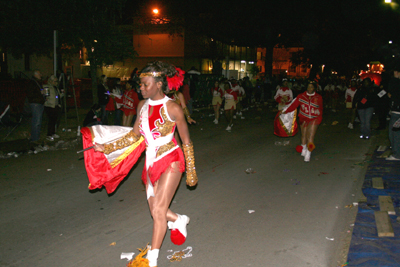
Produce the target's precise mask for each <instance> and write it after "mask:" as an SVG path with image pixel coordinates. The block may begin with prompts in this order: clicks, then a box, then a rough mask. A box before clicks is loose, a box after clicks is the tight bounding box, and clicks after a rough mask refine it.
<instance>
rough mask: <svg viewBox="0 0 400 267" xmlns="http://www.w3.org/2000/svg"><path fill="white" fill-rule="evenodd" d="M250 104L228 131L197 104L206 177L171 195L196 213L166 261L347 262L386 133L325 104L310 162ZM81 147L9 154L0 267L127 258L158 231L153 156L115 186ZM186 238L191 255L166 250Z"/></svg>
mask: <svg viewBox="0 0 400 267" xmlns="http://www.w3.org/2000/svg"><path fill="white" fill-rule="evenodd" d="M244 115H245V116H246V119H245V120H240V119H237V120H235V122H234V126H233V128H232V131H231V132H227V131H225V128H226V126H227V125H226V122H225V121H224V120H223V119H222V120H221V123H220V124H218V125H214V124H213V123H212V120H213V118H212V117H209V116H208V113H207V112H204V113H199V112H198V113H197V114H195V119H197V120H198V124H197V125H196V126H191V127H190V133H191V138H192V140H193V143H194V149H195V156H196V169H197V172H198V176H199V184H198V186H197V187H196V188H194V189H190V188H188V187H187V186H186V184H185V181H184V179H182V182H181V185H180V187H179V189H178V191H177V193H176V195H175V197H174V200H173V203H172V205H171V209H172V210H173V211H175V212H177V213H180V214H186V215H188V216H189V217H190V218H191V221H190V224H189V226H188V238H187V241H186V243H185V244H184V245H182V246H176V245H173V244H172V243H171V241H170V240H169V232H168V233H167V235H166V237H165V241H164V244H163V246H162V248H161V250H160V257H159V260H158V266H159V267H164V266H176V267H179V266H195V267H203V266H204V267H205V266H207V267H210V266H282V267H286V266H299V267H302V266H322V267H326V266H338V265H339V264H340V263H341V262H342V260H343V258H344V259H345V256H344V254H346V252H347V246H348V243H349V240H350V235H351V228H352V227H351V224H352V223H354V219H355V215H356V212H357V210H356V209H355V208H350V207H349V206H348V205H350V204H353V202H356V201H357V200H358V198H359V197H360V194H361V184H362V179H363V178H362V177H363V174H364V172H365V162H364V161H365V160H366V159H367V158H368V151H369V149H370V148H371V147H373V146H374V145H375V143H376V141H377V140H376V137H375V136H373V137H372V138H371V139H370V140H363V139H359V137H358V129H354V130H350V129H348V128H347V127H346V126H347V123H346V122H345V119H344V116H343V115H342V114H340V113H331V114H330V113H329V112H326V115H325V117H324V120H323V122H322V124H321V125H320V127H319V129H318V132H317V135H316V142H315V144H316V149H315V151H314V152H313V153H312V156H311V162H309V163H305V162H304V161H303V158H302V157H301V156H300V154H298V153H297V152H296V151H295V147H296V145H298V144H300V135H299V134H298V135H296V136H295V137H292V138H286V139H283V138H279V137H276V136H274V135H273V117H274V115H275V114H274V113H273V112H271V111H268V110H265V108H264V109H263V111H257V110H254V111H248V112H246V113H244ZM334 121H338V122H339V123H338V124H336V125H332V122H334ZM284 141H290V142H289V144H288V145H283V142H284ZM80 149H81V147H80V146H76V147H75V148H73V149H66V150H55V151H46V152H42V153H38V154H29V155H28V154H25V155H22V156H20V157H18V158H8V159H1V160H0V170H1V171H0V175H1V178H0V186H1V191H0V214H1V215H0V235H1V238H0V266H37V267H39V266H46V267H48V266H58V267H62V266H67V267H73V266H79V267H83V266H88V267H94V266H99V267H100V266H126V264H127V260H126V259H120V255H121V253H122V252H135V254H136V255H137V253H138V250H137V248H141V247H144V246H145V245H146V244H147V243H149V242H150V241H151V233H152V218H151V216H150V213H149V210H148V206H147V203H146V196H145V191H144V186H143V185H142V183H141V180H140V175H141V172H142V169H143V165H144V158H143V157H142V158H141V160H140V161H139V162H138V163H137V164H136V166H135V167H134V168H133V169H132V171H131V173H130V174H129V175H128V176H127V178H126V179H125V180H124V182H123V183H122V184H121V185H120V186H119V188H118V189H117V190H116V192H115V193H113V194H112V195H107V193H106V191H105V190H104V189H103V190H97V191H94V192H91V191H89V190H88V189H87V185H88V180H87V175H86V171H85V167H84V162H83V160H82V159H80V157H82V154H77V153H76V151H77V150H80ZM249 168H252V169H253V170H254V173H251V174H247V173H246V172H245V171H246V170H247V169H249ZM187 247H191V248H192V252H191V254H192V256H191V257H187V258H184V259H182V261H180V262H170V261H169V260H168V259H167V256H168V255H171V254H172V253H173V252H171V251H179V250H183V249H186V248H187Z"/></svg>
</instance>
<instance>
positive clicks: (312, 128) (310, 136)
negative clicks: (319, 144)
mask: <svg viewBox="0 0 400 267" xmlns="http://www.w3.org/2000/svg"><path fill="white" fill-rule="evenodd" d="M317 129H318V124H316V123H315V121H312V122H310V123H309V124H308V126H307V144H308V143H314V137H315V133H316V132H317Z"/></svg>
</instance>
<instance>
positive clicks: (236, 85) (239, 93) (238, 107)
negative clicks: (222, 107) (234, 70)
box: [231, 79, 245, 120]
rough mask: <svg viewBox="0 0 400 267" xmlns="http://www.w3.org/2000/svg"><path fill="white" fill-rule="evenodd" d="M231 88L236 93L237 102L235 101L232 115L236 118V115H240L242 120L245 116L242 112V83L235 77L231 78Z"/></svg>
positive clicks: (243, 92)
mask: <svg viewBox="0 0 400 267" xmlns="http://www.w3.org/2000/svg"><path fill="white" fill-rule="evenodd" d="M231 88H232V90H233V91H235V92H236V94H237V97H238V99H237V103H236V114H234V115H233V118H234V119H236V115H238V116H240V117H241V119H242V120H244V119H245V117H243V114H242V100H243V97H244V96H245V91H244V89H243V87H242V85H241V84H240V82H238V81H237V80H236V79H232V80H231Z"/></svg>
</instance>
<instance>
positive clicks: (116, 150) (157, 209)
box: [82, 61, 197, 267]
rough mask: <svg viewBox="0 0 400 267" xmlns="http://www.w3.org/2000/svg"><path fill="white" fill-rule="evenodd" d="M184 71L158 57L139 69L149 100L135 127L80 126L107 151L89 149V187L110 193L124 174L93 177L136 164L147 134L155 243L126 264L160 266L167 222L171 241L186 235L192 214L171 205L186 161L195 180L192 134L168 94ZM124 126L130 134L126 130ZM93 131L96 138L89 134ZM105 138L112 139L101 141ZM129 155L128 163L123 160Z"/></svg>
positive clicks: (191, 180)
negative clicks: (177, 135) (179, 140)
mask: <svg viewBox="0 0 400 267" xmlns="http://www.w3.org/2000/svg"><path fill="white" fill-rule="evenodd" d="M183 74H184V72H183V71H182V70H180V69H178V68H175V67H174V66H172V65H169V64H167V63H163V62H159V61H156V62H153V63H149V64H148V65H147V66H146V67H145V68H144V69H143V70H142V72H141V74H140V80H141V86H140V90H141V93H142V95H143V97H144V98H145V99H147V100H143V101H141V102H140V103H139V105H138V110H140V113H139V116H138V117H137V119H136V121H135V124H134V127H133V129H132V128H130V127H111V126H109V127H102V126H94V127H91V128H90V129H89V128H83V129H82V131H83V133H84V132H85V133H84V135H83V136H84V146H89V145H91V144H92V143H90V142H95V143H96V144H95V150H96V151H100V152H104V153H98V152H95V151H93V150H87V151H85V165H86V169H87V171H88V176H89V180H91V181H90V182H91V184H90V185H89V189H94V188H99V187H101V186H102V185H104V186H105V187H106V189H107V192H108V193H110V191H111V192H112V190H115V188H116V187H117V186H118V183H119V181H121V180H122V179H123V177H124V176H123V177H122V178H120V177H118V179H119V181H115V180H113V178H111V179H110V178H108V180H107V181H105V180H104V179H103V180H102V181H100V183H97V184H92V181H93V182H96V178H97V177H95V178H93V176H99V175H102V174H103V173H104V172H106V173H107V172H108V173H111V174H114V176H115V177H117V176H118V175H117V174H118V170H119V169H120V170H121V172H122V171H126V167H125V166H121V165H122V164H124V165H125V164H128V165H131V166H133V164H134V163H135V162H136V160H137V158H138V157H139V156H140V153H141V152H142V151H143V150H144V147H145V145H144V142H142V141H143V137H144V140H145V144H146V147H147V148H146V163H145V168H144V170H143V173H142V180H143V182H144V183H145V184H146V192H147V200H148V204H149V207H150V212H151V215H152V217H153V221H154V224H153V237H152V243H151V246H148V247H146V248H145V249H143V250H142V252H141V253H140V254H139V255H138V256H137V257H136V258H135V259H134V260H133V261H132V262H130V263H129V264H128V266H132V267H133V266H150V267H153V266H157V259H158V254H159V249H160V247H161V245H162V242H163V239H164V236H165V234H166V231H167V226H168V227H169V229H171V230H172V231H171V241H172V242H173V243H174V244H176V245H181V244H183V242H185V240H186V236H187V231H186V225H187V224H188V223H189V217H187V216H186V215H179V214H177V213H174V212H172V211H171V210H170V209H169V205H170V204H171V201H172V197H173V196H174V194H175V192H176V190H177V188H178V185H179V183H180V179H181V177H182V172H183V171H184V170H185V160H186V174H187V175H186V183H187V184H188V185H189V186H194V185H196V184H197V175H196V170H195V160H194V152H193V143H192V142H191V140H190V137H189V130H188V127H187V124H186V121H185V116H184V113H183V111H182V108H181V107H180V106H179V105H178V104H177V103H175V102H174V101H171V99H170V98H168V97H167V96H166V95H165V94H166V93H168V92H169V90H170V89H173V90H176V89H178V88H179V86H181V85H182V81H183ZM176 127H177V128H178V130H179V133H180V136H181V138H182V141H183V145H182V147H183V152H184V154H185V158H184V155H183V153H182V150H181V148H180V147H179V146H178V145H177V142H176V140H175V138H174V131H175V128H176ZM124 131H125V132H127V133H125V134H124V133H123V132H124ZM121 133H122V134H121ZM92 134H93V136H94V138H93V139H92V138H91V135H92ZM117 135H119V139H117V140H116V136H117ZM121 135H122V138H121ZM89 140H90V141H89ZM104 140H109V141H108V142H103V141H104ZM121 151H122V152H121ZM96 154H97V155H96ZM127 154H128V155H127ZM131 155H133V156H134V157H135V159H133V160H129V159H128V158H129V157H130V156H131ZM101 157H103V158H107V160H108V161H109V162H110V164H108V166H106V167H104V166H101V165H100V164H99V163H100V162H98V161H100V160H101ZM125 160H126V161H127V162H124V161H125ZM110 166H111V167H110ZM96 168H98V169H100V170H97V169H96ZM113 172H116V173H117V174H116V173H113ZM128 172H129V169H128ZM125 175H126V174H125ZM115 183H117V184H115ZM146 253H147V259H143V258H142V257H143V256H144V255H145V254H146ZM143 263H145V265H143Z"/></svg>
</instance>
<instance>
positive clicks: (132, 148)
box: [110, 136, 144, 168]
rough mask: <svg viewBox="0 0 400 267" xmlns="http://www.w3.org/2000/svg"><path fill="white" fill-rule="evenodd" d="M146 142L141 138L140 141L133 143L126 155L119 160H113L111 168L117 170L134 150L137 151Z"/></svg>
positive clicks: (123, 154)
mask: <svg viewBox="0 0 400 267" xmlns="http://www.w3.org/2000/svg"><path fill="white" fill-rule="evenodd" d="M143 141H144V138H143V136H140V138H139V140H137V141H136V142H135V143H133V144H132V145H131V146H130V147H128V149H127V150H125V152H124V153H122V154H121V155H120V156H119V157H118V158H116V159H115V160H113V162H111V163H110V165H111V168H115V167H116V166H117V165H118V164H120V163H121V162H122V161H123V160H124V159H125V158H126V157H127V156H128V155H129V154H130V153H132V151H133V150H135V149H136V148H137V147H138V146H139V145H140V144H141V143H142V142H143Z"/></svg>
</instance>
